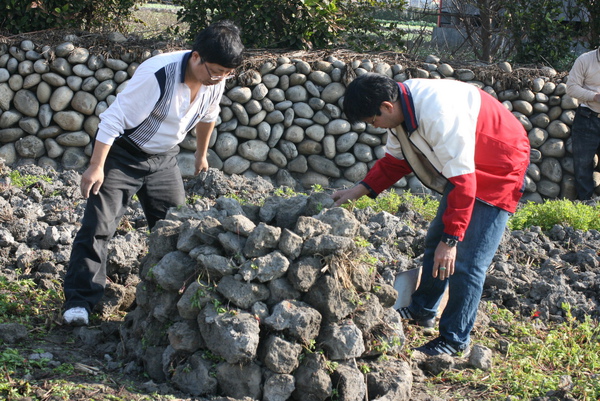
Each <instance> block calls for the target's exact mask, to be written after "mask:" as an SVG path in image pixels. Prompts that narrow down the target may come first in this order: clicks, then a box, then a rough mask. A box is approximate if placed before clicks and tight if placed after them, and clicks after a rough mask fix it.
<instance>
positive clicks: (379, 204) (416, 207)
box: [344, 190, 439, 221]
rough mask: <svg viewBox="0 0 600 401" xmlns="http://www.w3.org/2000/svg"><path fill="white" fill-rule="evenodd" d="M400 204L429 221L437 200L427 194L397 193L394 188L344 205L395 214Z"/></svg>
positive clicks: (434, 210)
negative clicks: (373, 196)
mask: <svg viewBox="0 0 600 401" xmlns="http://www.w3.org/2000/svg"><path fill="white" fill-rule="evenodd" d="M400 206H402V207H403V208H405V209H408V210H412V211H414V212H416V213H418V214H420V215H421V216H422V217H423V218H424V219H425V220H427V221H431V220H433V218H434V217H435V215H436V213H437V209H438V207H439V202H438V201H437V200H436V199H434V198H432V197H431V196H429V195H424V196H419V195H414V194H412V193H411V192H410V191H405V192H403V193H402V194H398V193H397V192H396V191H394V190H387V191H384V192H382V193H381V194H380V195H379V196H378V197H377V198H375V199H372V198H369V197H367V196H363V197H361V198H359V199H357V200H355V201H351V202H348V203H347V204H346V205H345V206H344V207H345V208H347V209H348V210H352V209H354V208H357V209H366V208H367V207H369V208H371V209H372V210H373V211H374V212H376V213H379V212H387V213H390V214H396V213H398V209H399V208H400Z"/></svg>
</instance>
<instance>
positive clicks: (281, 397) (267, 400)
mask: <svg viewBox="0 0 600 401" xmlns="http://www.w3.org/2000/svg"><path fill="white" fill-rule="evenodd" d="M294 383H295V379H294V376H292V375H280V374H275V375H272V376H271V377H269V378H268V379H267V380H266V381H265V384H264V388H263V398H262V400H263V401H287V400H288V399H289V398H290V396H291V395H292V392H293V391H294V390H295V389H296V386H295V384H294Z"/></svg>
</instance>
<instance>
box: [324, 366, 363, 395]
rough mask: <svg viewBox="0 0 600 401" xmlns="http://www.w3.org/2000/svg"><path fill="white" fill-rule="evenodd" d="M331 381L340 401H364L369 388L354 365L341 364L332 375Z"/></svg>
mask: <svg viewBox="0 0 600 401" xmlns="http://www.w3.org/2000/svg"><path fill="white" fill-rule="evenodd" d="M331 380H332V383H333V388H335V389H337V391H338V394H339V397H340V400H344V401H363V400H364V399H365V395H366V392H367V386H366V384H365V380H364V376H363V374H362V372H361V371H360V370H358V369H357V368H356V367H355V366H354V364H352V363H344V362H340V363H339V365H338V366H337V368H336V369H335V371H334V372H333V373H332V374H331Z"/></svg>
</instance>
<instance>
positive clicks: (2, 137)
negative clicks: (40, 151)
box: [0, 128, 26, 143]
mask: <svg viewBox="0 0 600 401" xmlns="http://www.w3.org/2000/svg"><path fill="white" fill-rule="evenodd" d="M25 135H26V134H25V131H23V129H21V128H5V129H0V143H8V142H15V141H16V140H17V139H19V138H22V137H23V136H25Z"/></svg>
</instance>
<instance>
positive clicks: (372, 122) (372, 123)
mask: <svg viewBox="0 0 600 401" xmlns="http://www.w3.org/2000/svg"><path fill="white" fill-rule="evenodd" d="M376 118H377V115H374V116H373V119H372V120H371V122H370V123H369V124H371V125H375V119H376Z"/></svg>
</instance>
